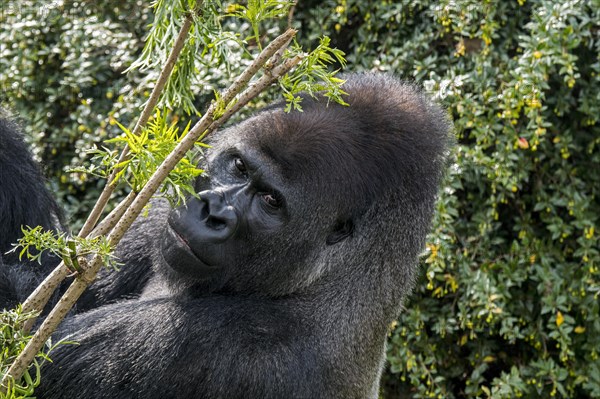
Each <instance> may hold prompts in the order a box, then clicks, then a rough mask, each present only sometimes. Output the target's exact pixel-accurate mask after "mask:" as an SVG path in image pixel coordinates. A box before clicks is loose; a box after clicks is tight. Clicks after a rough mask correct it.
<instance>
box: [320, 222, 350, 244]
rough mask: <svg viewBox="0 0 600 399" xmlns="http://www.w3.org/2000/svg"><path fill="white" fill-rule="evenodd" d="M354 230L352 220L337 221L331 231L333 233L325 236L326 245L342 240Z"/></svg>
mask: <svg viewBox="0 0 600 399" xmlns="http://www.w3.org/2000/svg"><path fill="white" fill-rule="evenodd" d="M353 231H354V223H352V220H350V219H348V220H344V221H343V222H339V223H338V224H337V225H336V226H335V229H334V231H333V233H331V234H329V236H327V240H326V241H325V242H326V243H327V245H332V244H335V243H338V242H340V241H342V240H344V239H345V238H346V237H348V236H349V235H352V232H353Z"/></svg>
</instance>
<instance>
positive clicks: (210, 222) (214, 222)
mask: <svg viewBox="0 0 600 399" xmlns="http://www.w3.org/2000/svg"><path fill="white" fill-rule="evenodd" d="M206 226H207V227H209V228H211V229H214V230H222V229H224V228H225V227H227V222H226V221H225V220H223V219H220V218H217V217H214V216H210V215H209V216H208V218H207V219H206Z"/></svg>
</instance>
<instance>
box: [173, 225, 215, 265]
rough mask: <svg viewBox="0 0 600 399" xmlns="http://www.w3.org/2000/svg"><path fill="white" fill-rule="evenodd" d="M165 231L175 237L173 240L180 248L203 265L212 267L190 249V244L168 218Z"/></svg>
mask: <svg viewBox="0 0 600 399" xmlns="http://www.w3.org/2000/svg"><path fill="white" fill-rule="evenodd" d="M167 231H168V233H170V234H171V235H172V236H173V237H174V238H175V240H176V241H177V242H178V243H179V246H180V247H181V248H183V249H184V250H185V251H186V252H188V253H189V254H190V255H192V256H193V257H194V258H196V260H197V261H198V262H200V263H201V264H202V265H204V266H207V267H213V266H212V265H211V264H209V263H207V262H205V261H204V260H202V259H200V257H199V256H198V255H197V254H196V253H195V252H194V250H193V249H192V247H190V244H189V243H188V241H187V240H186V239H185V238H183V236H182V235H181V234H180V233H179V232H178V231H177V229H176V228H175V227H174V226H173V225H172V224H171V221H170V220H169V221H168V222H167Z"/></svg>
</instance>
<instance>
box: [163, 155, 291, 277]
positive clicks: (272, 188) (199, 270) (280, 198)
mask: <svg viewBox="0 0 600 399" xmlns="http://www.w3.org/2000/svg"><path fill="white" fill-rule="evenodd" d="M213 154H214V155H213V156H211V157H210V158H209V165H208V169H209V170H210V179H207V178H199V179H198V181H197V183H196V190H197V192H198V194H199V196H200V198H199V199H196V198H191V199H189V200H188V201H187V204H186V205H185V206H182V207H179V208H177V209H174V210H173V211H172V212H171V214H170V215H169V219H168V227H167V229H166V230H167V231H166V232H165V237H164V239H163V242H162V254H163V257H164V259H165V261H166V262H167V263H168V265H169V266H170V267H171V268H173V269H174V270H176V271H177V272H179V273H182V274H185V275H188V276H192V277H195V278H199V279H206V278H211V277H213V276H214V275H215V274H219V273H222V272H223V271H224V270H223V269H224V268H226V267H227V266H231V265H235V264H237V263H239V262H240V261H242V260H243V259H245V258H247V257H249V256H250V255H251V254H250V251H252V250H256V248H255V246H256V245H254V243H256V242H263V241H266V240H268V238H269V237H271V236H276V235H277V234H279V233H280V232H281V230H282V228H283V227H284V226H286V224H287V223H288V221H289V217H288V204H287V201H286V194H285V193H286V191H287V190H286V187H284V184H283V182H281V181H280V179H278V178H277V176H276V175H275V173H274V171H273V169H272V168H270V167H269V166H268V163H266V162H265V161H264V160H263V159H261V158H260V156H259V154H257V153H254V152H253V151H252V150H251V149H244V148H243V147H241V146H237V147H231V148H226V149H224V150H222V151H220V150H219V149H218V148H214V149H213Z"/></svg>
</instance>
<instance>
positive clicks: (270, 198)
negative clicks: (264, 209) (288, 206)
mask: <svg viewBox="0 0 600 399" xmlns="http://www.w3.org/2000/svg"><path fill="white" fill-rule="evenodd" d="M262 199H263V201H265V203H266V204H267V205H269V206H270V207H271V208H281V205H282V203H283V201H282V200H281V199H280V197H279V196H278V195H277V194H276V193H266V194H262Z"/></svg>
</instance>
